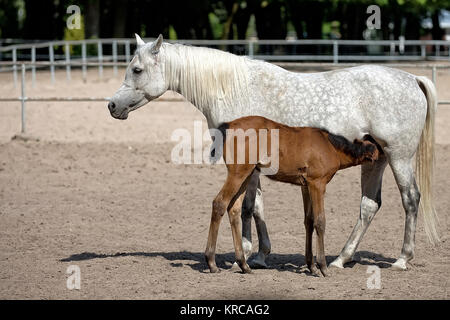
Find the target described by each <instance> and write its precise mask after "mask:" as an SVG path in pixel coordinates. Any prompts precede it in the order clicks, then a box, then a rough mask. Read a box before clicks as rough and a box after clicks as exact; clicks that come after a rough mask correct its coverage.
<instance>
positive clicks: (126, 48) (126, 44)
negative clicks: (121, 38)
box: [125, 41, 130, 62]
mask: <svg viewBox="0 0 450 320" xmlns="http://www.w3.org/2000/svg"><path fill="white" fill-rule="evenodd" d="M125 60H126V61H125V62H129V61H130V41H127V42H125Z"/></svg>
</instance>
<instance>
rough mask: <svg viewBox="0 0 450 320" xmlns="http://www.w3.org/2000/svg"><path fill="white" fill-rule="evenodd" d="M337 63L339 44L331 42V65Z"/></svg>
mask: <svg viewBox="0 0 450 320" xmlns="http://www.w3.org/2000/svg"><path fill="white" fill-rule="evenodd" d="M338 62H339V44H338V42H337V41H336V40H334V41H333V63H338Z"/></svg>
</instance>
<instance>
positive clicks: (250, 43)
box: [248, 40, 254, 58]
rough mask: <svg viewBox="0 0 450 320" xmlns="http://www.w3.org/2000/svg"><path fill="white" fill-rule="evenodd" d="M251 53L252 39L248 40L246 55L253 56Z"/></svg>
mask: <svg viewBox="0 0 450 320" xmlns="http://www.w3.org/2000/svg"><path fill="white" fill-rule="evenodd" d="M253 55H254V52H253V41H252V40H250V41H249V42H248V56H249V57H250V58H253Z"/></svg>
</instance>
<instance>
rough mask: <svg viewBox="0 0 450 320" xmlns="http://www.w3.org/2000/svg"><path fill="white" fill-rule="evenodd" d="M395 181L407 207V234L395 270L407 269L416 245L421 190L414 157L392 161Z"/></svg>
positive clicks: (394, 266) (404, 206)
mask: <svg viewBox="0 0 450 320" xmlns="http://www.w3.org/2000/svg"><path fill="white" fill-rule="evenodd" d="M390 165H391V168H392V172H393V173H394V177H395V181H396V182H397V186H398V188H399V190H400V194H401V196H402V203H403V208H404V209H405V213H406V217H405V235H404V240H403V248H402V253H401V255H400V258H398V259H397V261H396V262H395V263H394V264H393V265H392V268H393V269H394V270H406V263H407V262H408V261H409V260H411V259H412V258H414V245H415V234H416V223H417V211H418V210H419V201H420V192H419V189H418V187H417V185H416V179H415V178H414V170H413V167H412V159H408V160H392V161H390Z"/></svg>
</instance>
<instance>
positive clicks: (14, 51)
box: [12, 48, 17, 88]
mask: <svg viewBox="0 0 450 320" xmlns="http://www.w3.org/2000/svg"><path fill="white" fill-rule="evenodd" d="M12 60H13V62H14V65H13V76H14V88H17V64H16V63H17V49H16V48H14V49H13V51H12Z"/></svg>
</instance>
